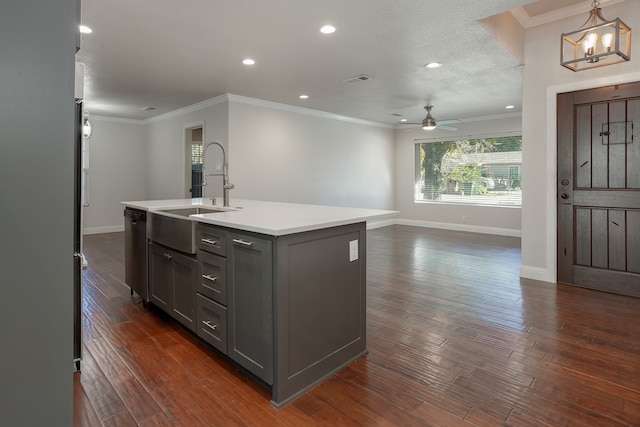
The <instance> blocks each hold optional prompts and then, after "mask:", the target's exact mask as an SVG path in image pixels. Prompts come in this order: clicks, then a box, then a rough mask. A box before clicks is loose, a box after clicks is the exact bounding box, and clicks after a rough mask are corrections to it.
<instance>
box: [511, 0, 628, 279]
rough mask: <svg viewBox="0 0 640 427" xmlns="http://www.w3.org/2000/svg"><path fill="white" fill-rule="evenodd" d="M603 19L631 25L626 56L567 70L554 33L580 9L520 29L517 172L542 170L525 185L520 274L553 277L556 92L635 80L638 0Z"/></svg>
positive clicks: (579, 20) (575, 23) (568, 26)
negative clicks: (537, 181)
mask: <svg viewBox="0 0 640 427" xmlns="http://www.w3.org/2000/svg"><path fill="white" fill-rule="evenodd" d="M602 11H603V14H604V16H605V17H606V18H608V19H613V18H616V17H620V18H621V19H622V20H623V21H625V23H627V24H628V25H630V26H631V27H632V37H633V40H632V43H631V44H632V52H631V61H630V62H627V63H622V64H616V65H612V66H607V67H603V68H598V69H592V70H585V71H580V72H577V73H576V72H572V71H570V70H567V69H565V68H564V67H561V66H560V34H562V33H563V32H567V31H571V30H574V29H577V28H579V27H580V26H581V25H582V24H583V23H584V20H585V19H586V17H587V13H584V14H580V15H578V16H575V17H572V18H571V19H565V20H561V21H557V22H553V23H550V24H546V25H541V26H538V27H533V28H530V29H528V30H527V31H526V34H525V54H526V61H525V64H526V66H525V67H524V84H523V174H524V177H525V178H524V179H525V180H526V179H527V177H528V176H531V175H534V174H535V175H542V174H543V173H544V174H545V175H546V182H545V183H544V185H540V186H535V187H532V186H527V189H526V191H525V192H524V193H523V207H522V267H521V272H520V274H521V276H523V277H529V278H533V279H538V280H544V281H549V282H555V281H556V264H557V258H556V94H558V93H562V92H570V91H574V90H580V89H586V88H591V87H599V86H606V85H610V84H614V83H622V82H630V81H640V73H638V72H637V71H636V70H637V69H638V67H639V65H640V61H639V59H638V55H640V52H639V51H638V46H639V45H640V33H639V32H638V31H637V30H638V29H636V28H635V27H636V26H637V25H634V23H637V22H640V1H637V0H628V1H626V2H623V3H618V4H615V5H613V6H610V7H603V9H602Z"/></svg>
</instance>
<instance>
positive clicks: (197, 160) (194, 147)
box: [191, 142, 202, 197]
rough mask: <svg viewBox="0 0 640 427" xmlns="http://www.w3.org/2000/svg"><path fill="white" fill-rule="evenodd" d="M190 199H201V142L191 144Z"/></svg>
mask: <svg viewBox="0 0 640 427" xmlns="http://www.w3.org/2000/svg"><path fill="white" fill-rule="evenodd" d="M191 197H202V142H192V143H191Z"/></svg>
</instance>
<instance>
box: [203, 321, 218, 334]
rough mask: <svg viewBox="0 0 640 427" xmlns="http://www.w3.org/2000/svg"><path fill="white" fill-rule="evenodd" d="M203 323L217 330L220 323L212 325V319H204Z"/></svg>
mask: <svg viewBox="0 0 640 427" xmlns="http://www.w3.org/2000/svg"><path fill="white" fill-rule="evenodd" d="M202 323H204V324H205V325H206V326H208V327H209V328H211V330H213V331H215V330H216V328H217V327H218V325H212V324H211V320H206V321H205V320H203V321H202Z"/></svg>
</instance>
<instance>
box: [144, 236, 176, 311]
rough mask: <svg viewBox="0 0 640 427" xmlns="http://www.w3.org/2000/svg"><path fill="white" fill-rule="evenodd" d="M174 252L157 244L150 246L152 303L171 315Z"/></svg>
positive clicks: (150, 291)
mask: <svg viewBox="0 0 640 427" xmlns="http://www.w3.org/2000/svg"><path fill="white" fill-rule="evenodd" d="M172 259H173V252H172V251H170V250H169V249H166V248H163V247H162V246H160V245H157V244H153V243H152V244H151V245H150V246H149V293H150V300H151V302H152V303H154V304H155V305H157V306H158V307H160V308H161V309H162V310H164V311H165V312H167V313H171V304H172V299H173V296H172V294H173V289H172V288H173V263H172V262H171V260H172Z"/></svg>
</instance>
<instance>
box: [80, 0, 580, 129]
mask: <svg viewBox="0 0 640 427" xmlns="http://www.w3.org/2000/svg"><path fill="white" fill-rule="evenodd" d="M529 3H531V4H529ZM578 3H583V4H585V7H586V10H588V9H589V4H590V1H585V0H539V1H537V2H533V3H532V2H531V0H482V1H470V0H447V1H444V0H322V1H318V0H269V1H257V0H232V1H222V0H183V1H176V0H135V1H131V0H82V8H83V10H82V18H83V19H82V21H83V24H85V25H88V26H89V27H91V28H92V29H93V33H92V34H88V35H84V34H83V35H82V48H81V50H80V52H79V53H78V54H77V60H78V61H79V62H82V63H84V64H85V104H86V107H87V109H88V110H89V111H90V112H91V114H96V115H103V116H114V117H124V118H131V119H146V118H149V117H152V116H155V115H159V114H163V113H167V112H170V111H173V110H176V109H179V108H182V107H186V106H189V105H193V104H196V103H198V102H201V101H205V100H208V99H211V98H214V97H216V96H219V95H222V94H224V93H232V94H235V95H243V96H248V97H253V98H258V99H262V100H267V101H274V102H279V103H284V104H289V105H296V106H301V107H307V108H311V109H314V110H320V111H326V112H330V113H335V114H339V115H344V116H349V117H354V118H360V119H365V120H370V121H374V122H378V123H387V124H393V123H396V122H397V121H398V119H399V118H400V117H398V116H394V114H400V115H402V117H403V118H407V119H409V121H420V120H422V118H423V117H424V115H425V112H424V110H423V108H422V107H423V106H424V105H425V104H427V103H429V104H433V105H435V108H434V110H433V115H434V117H436V119H441V120H443V119H450V118H459V119H463V120H464V119H465V118H472V117H479V116H488V115H495V114H504V113H505V112H506V110H505V108H504V107H505V106H506V105H509V104H513V105H515V106H516V108H515V109H514V110H511V111H520V108H521V92H522V89H521V86H522V75H521V70H520V68H519V67H518V66H519V65H521V64H520V61H519V60H518V59H517V58H515V57H514V56H513V55H511V54H510V53H509V52H508V51H507V50H506V49H504V48H503V47H502V45H501V44H500V43H498V41H497V40H496V39H495V38H494V37H493V36H491V35H490V34H489V33H488V32H487V31H485V30H484V29H483V28H482V27H481V26H480V25H479V24H478V23H477V21H478V20H480V19H483V18H486V17H489V16H492V15H495V14H498V13H502V12H505V11H507V10H511V9H516V8H518V9H517V10H518V11H519V16H520V17H522V16H525V17H526V16H528V17H534V16H535V15H541V14H546V13H549V12H551V11H553V10H555V9H558V8H566V7H569V6H573V5H576V4H578ZM525 5H526V6H525ZM522 6H524V7H522ZM519 19H520V20H521V21H522V19H521V18H519ZM326 23H330V24H332V25H334V26H335V27H337V31H336V32H335V33H334V34H332V35H323V34H321V33H320V32H319V28H320V27H321V26H322V25H323V24H326ZM246 57H251V58H253V59H255V61H256V64H255V65H253V66H250V67H248V66H245V65H243V64H242V63H241V61H242V59H244V58H246ZM431 61H439V62H442V63H444V66H443V67H441V68H439V69H435V70H428V69H426V68H425V67H424V65H425V64H427V63H428V62H431ZM360 74H366V75H368V76H370V77H371V78H372V79H371V80H370V81H367V82H361V83H355V84H347V83H344V82H343V80H345V79H348V78H350V77H354V76H357V75H360ZM303 93H304V94H307V95H309V99H307V100H301V99H299V98H298V95H300V94H303ZM145 107H156V110H154V111H151V112H149V111H143V108H145Z"/></svg>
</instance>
